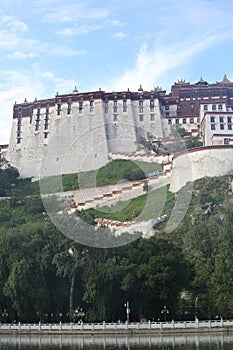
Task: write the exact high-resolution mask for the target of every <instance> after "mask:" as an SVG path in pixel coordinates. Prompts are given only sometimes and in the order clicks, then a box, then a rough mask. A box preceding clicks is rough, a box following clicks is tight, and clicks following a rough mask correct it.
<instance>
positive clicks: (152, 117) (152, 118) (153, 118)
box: [150, 114, 155, 122]
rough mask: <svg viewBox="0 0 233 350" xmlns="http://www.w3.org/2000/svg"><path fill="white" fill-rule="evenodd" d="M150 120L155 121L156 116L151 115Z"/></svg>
mask: <svg viewBox="0 0 233 350" xmlns="http://www.w3.org/2000/svg"><path fill="white" fill-rule="evenodd" d="M150 120H151V121H152V122H153V121H154V120H155V115H154V114H151V116H150Z"/></svg>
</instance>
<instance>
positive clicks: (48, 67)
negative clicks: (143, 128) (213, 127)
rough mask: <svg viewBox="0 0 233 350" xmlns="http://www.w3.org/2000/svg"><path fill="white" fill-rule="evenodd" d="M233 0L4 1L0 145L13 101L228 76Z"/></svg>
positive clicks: (232, 72) (232, 70) (231, 71)
mask: <svg viewBox="0 0 233 350" xmlns="http://www.w3.org/2000/svg"><path fill="white" fill-rule="evenodd" d="M232 23H233V1H232V0H221V1H219V0H196V1H193V0H185V1H184V0H163V1H160V0H140V1H139V0H101V1H99V0H66V1H63V0H1V7H0V62H1V65H0V102H1V111H0V144H4V143H8V142H9V137H10V128H11V121H12V108H13V104H14V102H15V101H17V102H18V103H19V102H23V101H24V99H25V97H26V98H27V100H28V101H31V100H34V99H35V97H36V98H37V99H42V98H52V97H54V96H55V94H56V93H57V92H59V93H60V94H62V93H69V92H71V91H72V90H73V89H74V86H75V85H77V88H78V90H79V91H89V90H96V89H99V88H100V87H101V89H102V90H105V91H117V90H119V91H121V90H126V89H127V88H130V89H131V90H132V91H133V90H134V91H136V90H137V88H138V87H139V85H140V84H142V85H143V88H144V89H145V90H151V89H153V87H154V86H162V87H163V88H164V89H166V90H167V92H170V86H171V84H173V83H174V81H177V79H180V78H182V79H185V80H186V81H190V82H196V81H197V80H199V78H200V76H203V78H204V79H205V80H207V81H208V82H210V83H213V82H215V81H216V80H218V81H219V80H221V79H222V77H223V75H224V73H226V74H227V76H228V78H229V79H232V80H233V58H232V57H233V55H232V52H233V26H232Z"/></svg>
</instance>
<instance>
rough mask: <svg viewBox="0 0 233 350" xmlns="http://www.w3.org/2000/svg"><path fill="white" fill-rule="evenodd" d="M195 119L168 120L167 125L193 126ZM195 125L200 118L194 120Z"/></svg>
mask: <svg viewBox="0 0 233 350" xmlns="http://www.w3.org/2000/svg"><path fill="white" fill-rule="evenodd" d="M194 123H195V118H193V117H191V118H176V119H168V124H169V125H171V124H194ZM196 123H200V118H199V117H198V118H196Z"/></svg>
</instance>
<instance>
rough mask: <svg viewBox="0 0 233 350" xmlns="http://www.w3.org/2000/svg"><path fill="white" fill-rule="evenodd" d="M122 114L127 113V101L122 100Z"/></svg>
mask: <svg viewBox="0 0 233 350" xmlns="http://www.w3.org/2000/svg"><path fill="white" fill-rule="evenodd" d="M123 112H127V101H126V100H123Z"/></svg>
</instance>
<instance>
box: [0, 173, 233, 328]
mask: <svg viewBox="0 0 233 350" xmlns="http://www.w3.org/2000/svg"><path fill="white" fill-rule="evenodd" d="M231 180H232V179H231V176H223V177H218V178H204V179H201V180H198V181H196V182H195V183H194V184H193V187H192V192H191V202H190V205H189V207H188V208H187V209H188V210H187V212H186V214H185V215H184V218H183V220H182V222H181V223H180V224H179V225H178V226H177V227H176V228H175V229H174V230H173V231H172V232H168V231H167V230H166V225H167V222H166V221H164V222H162V223H160V224H158V225H156V226H155V227H154V236H153V237H151V238H148V239H141V238H139V239H137V240H135V241H134V242H131V243H130V244H127V245H123V246H119V247H116V248H111V249H96V248H91V247H88V246H85V245H82V244H79V243H77V242H74V241H72V240H71V239H69V238H68V237H67V236H65V235H63V234H61V232H59V230H58V229H57V228H56V227H55V226H54V225H53V223H52V222H51V221H50V219H49V218H48V217H47V216H46V214H45V213H44V208H43V204H42V201H41V199H40V196H39V194H38V188H37V185H38V184H36V183H31V181H30V180H29V179H27V180H20V179H19V178H18V174H17V171H15V169H12V168H2V169H1V170H0V183H1V185H2V187H1V191H2V192H1V193H2V197H1V201H0V275H1V278H0V296H1V303H0V311H3V310H4V309H7V311H8V313H9V315H10V316H9V319H16V320H21V321H27V322H28V321H31V322H38V321H39V320H43V321H49V322H53V321H56V322H58V321H59V317H60V318H61V319H62V320H63V321H68V320H75V309H77V308H78V307H83V308H84V309H85V320H88V321H102V320H103V319H105V320H106V321H107V320H109V321H112V320H117V319H119V318H120V319H124V317H125V316H124V314H125V310H124V308H123V307H122V305H124V302H125V300H127V299H128V298H130V302H131V308H132V314H131V318H132V320H139V319H140V318H141V317H142V316H143V317H146V318H149V319H153V318H155V319H157V318H159V317H160V310H161V309H162V307H163V305H165V304H166V305H167V307H168V308H169V310H170V315H169V317H171V318H174V319H178V318H179V319H180V318H184V319H193V318H194V314H196V315H198V317H199V318H202V317H205V318H209V317H210V318H211V317H214V316H215V315H223V316H225V317H231V315H232V314H231V306H232V303H233V294H232V290H233V288H232V286H233V270H232V266H233V236H232V225H233V208H232V203H233V197H232V183H231ZM69 186H70V185H69ZM187 189H188V190H190V189H189V188H188V187H187ZM160 199H162V203H163V205H160V206H159V202H160ZM176 202H177V196H175V195H173V194H171V193H170V192H169V191H168V188H167V187H166V188H163V189H160V190H157V191H152V192H150V191H149V192H148V193H145V194H144V195H143V196H140V197H138V198H135V199H133V200H132V201H130V203H127V204H126V203H123V207H124V205H125V208H124V209H123V210H120V211H118V208H117V207H113V208H111V209H112V210H111V212H109V213H107V214H106V213H103V210H100V209H101V208H99V210H98V211H96V210H89V211H85V212H81V215H82V218H83V219H84V220H87V221H88V222H89V221H92V224H94V220H93V219H94V218H95V217H100V215H102V216H108V217H109V218H114V219H118V220H126V221H127V220H132V218H134V219H135V218H136V220H139V219H140V213H141V212H142V211H143V218H145V217H146V218H150V217H154V216H155V215H158V214H159V213H162V214H163V213H164V214H167V215H168V219H169V217H170V215H171V213H172V211H173V208H174V206H175V205H176ZM145 203H147V204H145ZM102 209H103V208H102ZM158 209H159V210H158ZM153 210H154V211H153ZM97 232H98V231H97ZM80 234H82V235H85V234H87V232H86V231H85V229H83V228H82V231H80ZM125 235H127V234H125ZM183 290H185V291H189V293H188V295H190V297H189V298H187V299H186V298H185V299H181V297H180V296H181V295H183V294H180V293H181V292H182V291H183ZM186 294H187V293H186ZM196 298H198V306H195V305H196V304H195V300H196ZM113 300H114V302H113ZM139 300H140V303H139V302H138V301H139ZM52 315H53V316H52ZM59 315H62V316H59Z"/></svg>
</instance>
